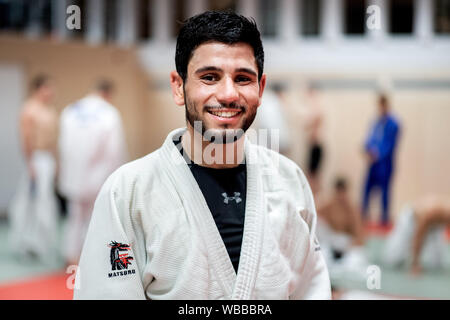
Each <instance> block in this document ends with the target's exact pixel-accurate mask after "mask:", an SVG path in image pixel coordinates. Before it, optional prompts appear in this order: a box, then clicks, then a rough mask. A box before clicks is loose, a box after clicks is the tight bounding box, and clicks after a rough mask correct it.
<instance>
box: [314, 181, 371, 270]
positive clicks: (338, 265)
mask: <svg viewBox="0 0 450 320" xmlns="http://www.w3.org/2000/svg"><path fill="white" fill-rule="evenodd" d="M334 189H335V192H334V194H333V196H332V197H331V198H330V199H329V200H328V201H326V202H323V203H322V204H320V203H318V205H317V213H318V220H317V237H318V239H319V241H320V244H321V246H322V250H323V252H324V255H325V258H326V261H327V264H328V267H329V270H330V275H331V276H333V275H335V274H336V273H338V272H339V271H343V270H350V271H361V270H365V269H364V268H362V266H366V264H367V258H366V256H365V254H364V250H363V246H364V242H365V236H364V231H363V224H362V219H361V217H360V214H359V213H358V211H357V209H356V207H355V206H354V205H353V204H352V202H351V200H350V198H349V196H348V191H347V182H346V180H345V179H343V178H338V179H336V181H335V184H334Z"/></svg>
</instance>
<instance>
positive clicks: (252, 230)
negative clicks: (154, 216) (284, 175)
mask: <svg viewBox="0 0 450 320" xmlns="http://www.w3.org/2000/svg"><path fill="white" fill-rule="evenodd" d="M184 130H185V129H177V130H174V131H172V132H171V133H170V134H169V135H168V137H167V138H166V141H165V142H164V144H163V147H162V154H163V161H164V165H163V167H164V168H165V169H166V171H167V173H168V175H169V177H170V179H171V182H172V184H173V186H174V188H175V189H176V190H177V193H178V194H179V195H180V197H181V200H182V202H183V206H184V207H185V208H186V212H187V214H188V215H190V216H192V217H193V220H194V221H195V224H196V225H197V226H198V228H199V231H200V233H201V238H203V239H204V243H205V245H206V247H207V250H208V262H209V263H210V264H211V266H212V268H213V270H214V272H215V274H216V276H217V277H218V281H219V283H220V285H221V287H222V288H223V291H224V295H225V299H251V298H252V292H253V288H254V284H255V281H256V277H257V269H258V264H259V260H260V252H261V246H262V237H263V230H264V216H263V210H262V208H263V200H262V186H261V180H260V177H259V173H258V167H257V163H256V160H255V159H256V158H255V152H253V151H252V150H253V148H251V145H250V142H249V141H248V140H246V142H245V154H246V155H245V157H246V164H247V197H246V199H247V200H246V207H245V222H244V234H243V240H242V246H241V255H240V261H239V270H238V274H237V275H236V273H235V271H234V268H233V265H232V263H231V260H230V258H229V256H228V252H227V249H226V247H225V245H224V243H223V241H222V238H221V236H220V233H219V231H218V229H217V226H216V223H215V221H214V218H213V216H212V214H211V212H210V210H209V208H208V205H207V203H206V200H205V198H204V196H203V194H202V191H201V190H200V188H199V186H198V184H197V181H196V180H195V178H194V177H193V175H192V173H191V171H190V169H189V167H188V166H187V164H186V162H185V160H184V159H183V157H182V156H181V154H180V152H179V150H178V149H177V148H176V147H175V145H174V143H173V137H174V136H175V135H181V134H182V133H183V132H184Z"/></svg>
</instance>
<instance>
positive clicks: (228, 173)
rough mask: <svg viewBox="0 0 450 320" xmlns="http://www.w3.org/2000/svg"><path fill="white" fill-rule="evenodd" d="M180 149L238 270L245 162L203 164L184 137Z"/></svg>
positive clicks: (244, 196) (241, 232) (245, 184)
mask: <svg viewBox="0 0 450 320" xmlns="http://www.w3.org/2000/svg"><path fill="white" fill-rule="evenodd" d="M174 143H175V145H176V146H177V147H178V148H179V149H180V152H181V154H182V155H183V157H184V158H185V160H186V162H187V164H188V166H189V168H190V169H191V172H192V174H193V176H194V178H195V180H196V181H197V183H198V185H199V187H200V190H201V191H202V193H203V196H204V198H205V200H206V203H207V204H208V207H209V210H210V211H211V213H212V215H213V218H214V221H215V222H216V225H217V229H218V230H219V233H220V235H221V237H222V240H223V242H224V244H225V247H226V248H227V251H228V255H229V256H230V259H231V262H232V264H233V267H234V270H235V271H236V273H237V270H238V266H239V257H240V254H241V245H242V236H243V231H244V218H245V202H246V201H245V200H246V193H247V170H246V166H245V164H240V165H238V166H237V167H234V168H229V169H213V168H207V167H202V166H200V165H197V164H195V163H194V162H193V161H191V160H190V159H189V158H188V157H187V154H186V153H185V152H184V150H183V148H182V147H181V145H179V144H180V143H181V137H180V138H179V139H178V140H174Z"/></svg>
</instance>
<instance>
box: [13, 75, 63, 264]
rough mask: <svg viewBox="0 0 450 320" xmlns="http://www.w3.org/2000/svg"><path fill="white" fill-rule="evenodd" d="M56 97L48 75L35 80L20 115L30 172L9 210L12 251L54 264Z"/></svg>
mask: <svg viewBox="0 0 450 320" xmlns="http://www.w3.org/2000/svg"><path fill="white" fill-rule="evenodd" d="M53 96H54V87H53V82H52V80H51V78H50V77H49V76H48V75H45V74H41V75H38V76H37V77H35V78H34V79H33V80H32V82H31V95H30V97H29V99H28V100H27V101H26V102H25V104H24V107H23V109H22V112H21V115H20V133H21V137H22V149H23V153H24V156H25V162H26V167H27V171H26V172H25V173H24V175H23V176H22V177H21V180H20V182H19V187H18V189H17V192H16V194H15V196H14V198H13V199H12V202H11V204H10V207H9V210H8V218H9V225H10V229H9V241H10V248H11V249H12V251H13V252H14V253H15V254H17V256H19V257H21V258H37V259H39V260H41V261H42V262H53V261H55V259H57V257H58V254H57V234H58V226H57V223H58V205H57V199H56V196H55V190H54V179H55V173H56V170H57V163H56V149H57V137H58V116H57V113H56V110H54V108H53V107H52V106H51V103H52V99H53Z"/></svg>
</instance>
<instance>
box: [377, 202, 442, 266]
mask: <svg viewBox="0 0 450 320" xmlns="http://www.w3.org/2000/svg"><path fill="white" fill-rule="evenodd" d="M416 227H417V222H416V218H415V216H414V210H413V208H412V206H411V205H405V206H404V207H403V208H402V210H401V212H400V215H399V218H398V221H396V223H395V227H394V229H393V230H392V232H391V233H390V234H389V237H388V238H387V240H386V245H385V247H384V250H383V256H382V260H383V263H384V264H385V265H387V266H390V267H399V266H402V265H408V264H410V263H411V261H412V244H413V239H414V231H415V229H416ZM446 246H447V243H446V241H445V226H443V225H438V226H434V227H432V228H431V229H430V230H428V232H427V235H426V237H425V239H424V243H423V249H422V251H421V254H420V257H419V260H420V264H421V265H422V266H424V267H425V268H427V269H439V268H442V267H444V266H446V265H448V261H446V259H445V251H446Z"/></svg>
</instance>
